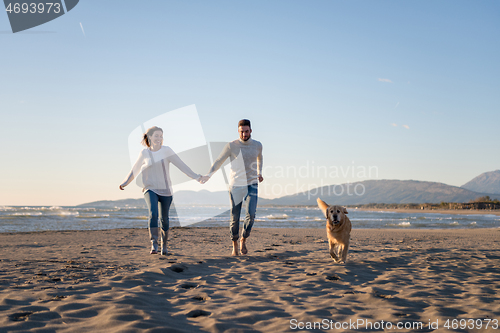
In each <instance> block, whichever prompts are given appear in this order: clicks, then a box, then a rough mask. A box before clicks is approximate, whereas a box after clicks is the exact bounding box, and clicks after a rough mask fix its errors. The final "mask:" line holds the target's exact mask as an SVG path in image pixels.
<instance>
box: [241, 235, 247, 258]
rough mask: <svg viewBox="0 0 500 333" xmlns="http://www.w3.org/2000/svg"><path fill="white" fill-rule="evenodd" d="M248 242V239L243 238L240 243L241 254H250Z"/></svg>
mask: <svg viewBox="0 0 500 333" xmlns="http://www.w3.org/2000/svg"><path fill="white" fill-rule="evenodd" d="M246 241H247V239H246V238H241V241H240V250H241V254H247V253H248V250H247V246H246Z"/></svg>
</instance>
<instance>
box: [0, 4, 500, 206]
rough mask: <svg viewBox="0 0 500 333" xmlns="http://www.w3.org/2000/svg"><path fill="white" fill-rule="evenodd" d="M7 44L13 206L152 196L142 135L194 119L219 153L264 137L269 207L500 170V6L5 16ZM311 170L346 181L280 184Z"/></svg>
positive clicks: (5, 134)
mask: <svg viewBox="0 0 500 333" xmlns="http://www.w3.org/2000/svg"><path fill="white" fill-rule="evenodd" d="M82 27H83V31H82ZM0 43H1V50H2V52H1V53H0V115H1V121H0V156H1V157H0V158H1V160H0V168H1V169H0V170H1V175H2V176H1V180H0V205H75V204H79V203H83V202H89V201H94V200H114V199H121V198H128V197H141V192H140V189H138V188H134V189H130V190H129V189H127V191H125V192H121V191H119V190H118V189H117V188H118V185H119V184H120V183H121V181H122V180H123V178H124V177H125V175H126V174H127V172H128V171H129V169H130V161H129V156H128V146H127V143H128V142H127V140H128V135H129V133H130V132H131V131H132V130H133V129H134V128H136V127H137V126H139V125H140V124H141V123H142V122H144V121H146V120H148V119H151V118H153V117H155V116H158V115H160V114H162V113H165V112H167V111H171V110H174V109H177V108H181V107H184V106H187V105H191V104H195V105H196V107H197V110H198V113H199V116H200V119H201V122H202V125H203V129H204V134H205V137H206V139H207V140H208V141H229V140H233V139H236V138H237V128H236V124H237V121H238V120H239V119H241V118H249V119H251V120H252V121H253V137H254V138H255V139H257V140H259V141H261V142H262V143H263V145H264V158H265V166H266V167H268V168H267V169H266V172H267V174H265V175H264V176H265V178H266V180H265V184H266V186H267V188H264V187H262V191H261V193H260V194H261V195H262V196H264V197H273V194H272V193H271V192H270V191H269V189H270V188H271V186H276V187H275V188H278V187H280V186H281V188H282V187H283V186H286V185H289V184H293V186H290V187H288V191H290V190H291V189H292V188H294V189H297V190H305V189H307V188H308V187H311V186H313V187H314V185H326V184H340V183H344V182H346V181H350V182H354V181H359V180H365V179H367V178H377V179H415V180H425V181H437V182H443V183H446V184H450V185H456V186H460V185H463V184H464V183H466V182H467V181H469V180H470V179H472V178H473V177H475V176H477V175H479V174H480V173H483V172H485V171H492V170H496V169H499V168H500V154H499V153H498V142H499V139H500V134H499V133H500V131H499V124H500V112H499V111H500V94H499V92H500V62H499V61H498V57H499V54H500V3H499V2H498V1H481V2H471V1H334V0H325V1H293V0H285V1H229V0H228V1H97V0H81V1H80V3H79V4H78V5H77V6H76V7H75V8H74V9H73V10H72V11H70V12H69V13H67V14H66V15H64V16H62V17H60V18H58V19H56V20H54V21H51V22H49V23H46V24H44V25H41V26H39V27H36V28H33V29H31V30H28V31H26V32H21V33H17V34H12V33H11V32H10V25H9V22H8V18H7V14H6V13H0ZM166 144H168V142H166ZM307 165H309V166H307ZM306 166H307V167H306ZM313 166H314V167H321V166H324V167H328V168H331V167H336V168H337V170H340V171H339V177H331V175H330V176H327V177H325V176H321V177H315V176H313V175H311V174H309V175H308V176H306V177H300V176H297V177H293V175H290V174H289V175H285V177H282V176H281V175H278V174H277V172H278V171H279V170H280V168H286V167H288V168H291V167H294V168H296V170H298V169H299V168H300V167H304V168H309V169H308V170H312V168H313ZM352 167H355V168H356V172H357V171H359V170H361V169H362V168H365V170H368V167H376V170H377V171H378V172H377V174H372V175H365V176H363V175H355V176H354V177H353V175H352V172H351V169H348V168H352ZM303 170H304V169H303ZM330 170H331V169H330ZM342 170H343V172H344V175H342ZM372 170H373V168H372ZM288 194H290V193H288Z"/></svg>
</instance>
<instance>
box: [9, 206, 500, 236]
mask: <svg viewBox="0 0 500 333" xmlns="http://www.w3.org/2000/svg"><path fill="white" fill-rule="evenodd" d="M176 211H178V212H179V214H177V213H176ZM147 215H148V212H147V210H146V208H144V207H114V206H110V207H77V206H76V207H66V206H65V207H59V206H53V207H49V206H44V207H40V206H0V232H32V231H46V230H103V229H115V228H146V227H147V225H148V216H147ZM171 215H172V216H171V220H170V225H171V226H179V225H181V224H180V222H182V226H189V227H228V226H229V222H228V221H229V211H228V207H227V206H180V207H177V208H176V209H175V208H174V209H172V211H171ZM177 216H181V217H182V221H179V217H177ZM348 216H349V218H350V220H351V222H352V225H353V228H357V229H361V228H362V229H366V228H396V229H412V228H413V229H436V228H439V229H467V228H500V216H496V215H493V214H491V215H490V214H474V213H473V212H471V213H470V214H467V215H455V214H438V213H408V212H386V211H362V210H357V209H349V215H348ZM243 219H244V211H243V212H242V220H243ZM198 221H202V222H198ZM254 227H260V228H324V227H325V218H324V217H323V215H322V213H321V211H320V210H319V209H318V208H317V207H287V206H282V207H258V208H257V216H256V219H255V224H254Z"/></svg>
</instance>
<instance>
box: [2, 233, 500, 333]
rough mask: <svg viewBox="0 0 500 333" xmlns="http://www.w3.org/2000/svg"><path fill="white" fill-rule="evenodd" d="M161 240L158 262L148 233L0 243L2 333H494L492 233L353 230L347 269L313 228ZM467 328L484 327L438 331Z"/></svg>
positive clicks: (497, 314)
mask: <svg viewBox="0 0 500 333" xmlns="http://www.w3.org/2000/svg"><path fill="white" fill-rule="evenodd" d="M171 234H172V238H171V246H170V250H171V252H172V254H171V255H169V256H166V257H165V256H160V255H150V254H149V247H148V241H147V230H146V229H117V230H106V231H74V232H68V231H64V232H62V231H61V232H38V233H17V234H0V265H1V266H0V267H1V269H0V288H1V289H0V313H1V316H0V332H19V331H28V332H295V331H299V328H305V329H306V330H307V331H315V332H319V331H337V332H360V331H366V327H367V326H366V325H368V328H369V327H370V326H369V323H370V324H371V325H372V327H374V328H377V327H379V328H380V329H379V330H378V331H384V330H383V329H381V327H387V325H388V323H390V324H391V325H394V326H393V327H392V329H386V330H385V331H395V328H396V325H397V324H398V323H400V325H407V327H409V325H417V326H415V327H416V328H415V329H409V330H398V331H402V332H431V331H432V332H473V331H474V332H475V331H478V332H498V331H500V323H498V320H500V261H499V259H500V243H499V240H500V229H468V230H412V229H407V230H386V229H354V230H353V233H352V237H351V238H352V247H351V251H350V253H349V256H348V262H347V263H346V264H345V265H339V264H336V263H334V262H333V261H332V260H331V259H330V258H329V255H328V245H327V243H326V235H325V232H324V230H322V229H260V228H255V229H254V231H253V232H252V235H251V237H250V239H249V242H248V247H249V251H250V252H249V254H248V255H246V256H240V257H231V256H229V254H230V252H231V250H230V247H229V246H230V240H229V235H228V228H174V229H172V231H171ZM469 318H473V319H493V321H491V322H489V328H488V329H484V328H485V325H486V323H487V321H485V320H483V321H481V323H482V325H483V327H482V329H481V330H477V329H472V328H466V329H464V330H460V329H459V328H458V329H451V328H450V329H447V328H445V327H444V325H445V324H446V320H448V319H450V320H453V319H457V320H460V319H469ZM494 320H497V325H498V326H499V327H498V329H497V330H493V329H492V327H494V325H495V321H494ZM382 321H383V322H382ZM417 322H421V323H422V326H421V327H420V326H418V325H419V324H415V323H417ZM429 323H430V325H429ZM455 323H456V324H457V325H459V323H460V322H458V321H456V322H455ZM462 323H463V322H462ZM354 324H356V325H358V324H359V326H353V325H354ZM449 324H450V325H451V324H452V322H451V321H450V322H449ZM314 325H316V326H314ZM320 325H322V326H320ZM335 325H336V326H335ZM342 325H343V326H344V329H342V328H341V327H342ZM348 325H349V326H348ZM377 325H378V326H377ZM381 325H382V326H381ZM436 325H438V326H437V327H438V329H437V330H436ZM467 325H468V326H469V327H474V328H477V327H478V326H477V325H479V323H478V322H477V321H475V322H474V323H473V324H472V322H467ZM314 327H316V328H317V330H313V328H314ZM335 327H337V329H336V328H335ZM403 327H404V326H403ZM456 327H459V326H456ZM307 328H308V329H307ZM320 328H321V329H320ZM330 328H331V330H330Z"/></svg>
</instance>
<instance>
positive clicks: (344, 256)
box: [342, 240, 349, 263]
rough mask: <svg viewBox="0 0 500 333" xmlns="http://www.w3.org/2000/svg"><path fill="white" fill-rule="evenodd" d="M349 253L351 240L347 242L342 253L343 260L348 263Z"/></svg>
mask: <svg viewBox="0 0 500 333" xmlns="http://www.w3.org/2000/svg"><path fill="white" fill-rule="evenodd" d="M347 252H349V240H347V243H346V244H345V245H344V250H343V252H342V260H343V261H344V263H345V262H347Z"/></svg>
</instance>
